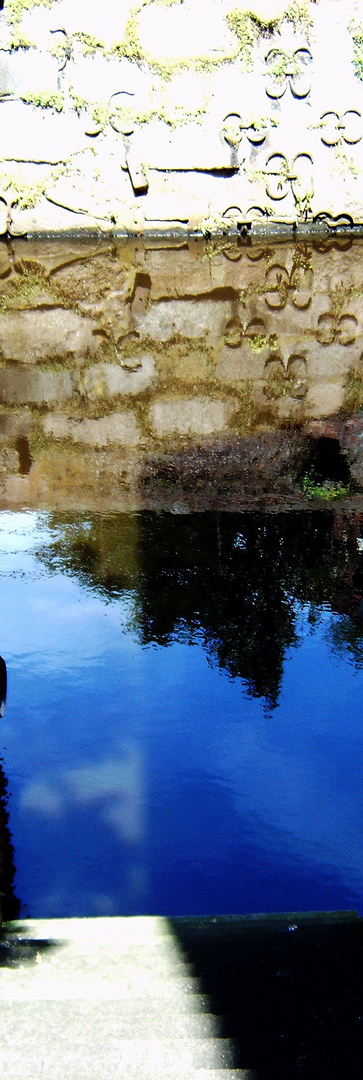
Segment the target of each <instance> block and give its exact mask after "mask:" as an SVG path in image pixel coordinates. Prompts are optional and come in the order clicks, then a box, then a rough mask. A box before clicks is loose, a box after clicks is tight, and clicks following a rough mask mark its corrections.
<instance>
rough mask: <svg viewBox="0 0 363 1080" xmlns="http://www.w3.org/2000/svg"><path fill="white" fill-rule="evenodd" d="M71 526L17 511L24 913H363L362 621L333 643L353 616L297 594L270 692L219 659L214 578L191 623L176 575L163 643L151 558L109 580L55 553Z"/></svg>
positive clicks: (12, 736) (9, 570) (13, 611)
mask: <svg viewBox="0 0 363 1080" xmlns="http://www.w3.org/2000/svg"><path fill="white" fill-rule="evenodd" d="M237 526H238V522H236V533H235V536H236V540H235V543H234V551H235V553H236V558H237V557H239V556H238V550H239V548H241V549H243V547H244V542H243V543H242V542H241V540H240V539H239V537H240V535H241V533H240V532H239V531H238V528H237ZM174 527H175V519H174V522H173V528H174ZM180 528H181V529H184V530H185V529H188V528H189V525H188V521H187V519H186V518H185V517H182V518H180ZM61 534H62V530H61V528H60V527H59V536H61ZM57 535H58V533H57V525H56V524H54V521H52V519H51V518H50V516H49V515H46V514H36V513H30V512H24V513H15V514H14V513H8V512H4V513H2V514H0V590H1V606H2V612H3V618H2V630H1V643H0V651H1V653H2V655H3V656H4V657H5V659H6V662H7V667H8V680H9V682H8V703H7V709H6V713H5V716H4V718H3V720H2V721H1V722H0V723H1V729H0V756H1V757H2V767H3V771H4V773H5V775H6V776H7V778H8V781H9V792H10V796H9V803H8V811H9V828H10V832H11V836H12V842H13V845H14V853H15V854H14V859H15V865H16V877H15V883H14V888H15V891H16V895H17V897H18V898H19V899H20V901H21V904H22V910H23V912H24V913H27V914H28V915H30V916H34V917H52V916H72V915H110V914H111V915H113V914H122V915H123V914H139V913H146V914H147V913H153V914H154V913H157V914H170V915H172V914H199V913H203V914H217V913H232V912H233V913H237V912H241V913H243V912H257V911H279V910H291V911H292V910H309V909H314V910H322V909H338V908H355V909H356V910H358V911H359V912H360V913H362V914H363V841H362V811H363V770H362V757H363V753H362V752H363V725H362V709H361V701H362V682H363V668H362V666H361V664H360V660H359V633H358V646H357V645H355V649H353V652H352V648H351V647H350V646H349V641H350V638H349V632H348V631H349V627H348V631H347V634H346V639H347V640H348V645H347V647H339V645H338V646H337V643H336V642H337V634H336V628H338V630H339V628H340V629H341V627H342V626H343V628H344V625H345V624H346V622H347V620H348V622H349V616H344V618H342V613H341V612H340V613H337V612H335V611H334V610H333V609H332V606H331V604H329V603H328V602H327V601H326V600H325V601H324V603H321V604H316V603H315V604H314V610H313V613H312V603H311V597H310V598H308V599H304V596H303V595H302V596H300V597H298V598H297V596H296V595H290V594H289V593H288V591H285V593H284V597H283V603H284V605H285V606H286V609H288V610H289V617H291V619H292V622H293V628H294V632H293V634H291V633H290V632H289V634H287V640H286V641H285V643H284V644H283V647H282V656H283V661H282V666H281V677H280V680H279V686H278V692H277V694H276V695H275V700H274V701H273V702H271V695H270V697H269V695H268V694H265V695H263V694H261V693H259V692H258V688H257V689H256V685H255V684H253V681H251V678H250V677H249V676H248V677H247V676H246V677H245V678H244V677H243V676H242V675H240V674H234V673H233V670H232V671H231V664H229V665H228V663H227V662H226V664H225V665H224V662H223V661H222V660H221V648H219V654H218V656H217V654H216V652H215V651H214V652H213V649H212V647H211V637H210V634H209V637H208V635H207V634H206V629H205V626H204V625H203V619H202V614H203V613H201V611H200V610H199V605H198V588H199V586H198V587H196V593H197V595H196V604H195V617H194V618H193V619H190V620H189V622H188V620H187V619H186V618H185V617H184V616H183V612H182V611H180V604H181V601H180V597H182V596H183V583H182V582H181V583H180V580H179V586H178V588H179V593H178V597H179V599H178V604H177V606H178V605H179V608H178V610H179V618H178V619H177V620H176V621H175V620H174V622H173V626H172V629H171V630H170V631H169V632H168V633H167V634H164V635H163V634H160V635H159V637H160V638H161V639H162V640H159V641H158V640H156V637H157V635H155V634H153V633H150V640H148V641H147V640H145V637H146V636H147V635H145V631H144V630H141V629H140V618H139V614H138V613H139V610H140V604H142V575H141V576H140V573H139V571H138V567H137V565H136V567H135V568H134V571H133V575H134V576H133V580H131V578H132V574H131V577H130V574H129V578H128V581H127V582H126V584H125V585H124V586H123V587H122V588H121V587H120V588H116V587H112V588H109V589H105V588H101V587H97V582H96V580H95V575H93V579H92V575H90V574H88V575H87V573H83V574H82V573H81V572H79V573H77V572H76V571H75V569H74V567H73V569H72V567H71V568H70V566H69V564H68V565H64V566H62V565H61V563H62V560H58V561H57V559H54V560H53V564H49V562H47V558H46V557H45V553H46V552H47V550H48V549H49V550H51V548H52V544H54V540H55V538H57ZM62 535H63V534H62ZM136 555H137V551H136ZM242 555H243V550H242V552H241V557H242ZM135 558H136V556H135ZM136 562H137V558H136ZM227 565H228V560H227ZM191 569H193V568H190V566H189V571H191ZM167 577H168V574H167V573H165V575H164V579H163V580H164V596H162V597H161V599H160V603H165V589H166V588H167V587H168V586H167V584H165V583H167ZM333 577H334V575H333ZM179 579H180V574H179ZM198 580H199V579H198ZM173 588H174V590H175V581H174V584H173ZM302 591H303V590H302ZM300 592H301V589H300ZM174 598H175V597H174ZM338 638H339V635H338ZM258 647H259V648H260V649H261V652H262V653H263V647H262V648H261V642H260V643H259V646H258ZM266 647H267V646H266ZM256 648H257V645H256ZM357 648H358V658H357ZM261 663H263V656H261Z"/></svg>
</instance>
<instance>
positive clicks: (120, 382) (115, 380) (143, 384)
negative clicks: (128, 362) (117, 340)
mask: <svg viewBox="0 0 363 1080" xmlns="http://www.w3.org/2000/svg"><path fill="white" fill-rule="evenodd" d="M134 362H135V368H136V370H134V369H131V370H130V369H129V370H127V369H125V368H123V367H121V366H119V365H118V364H106V363H104V364H92V365H91V366H90V367H88V368H85V369H84V370H83V371H82V374H81V375H80V386H81V387H82V392H83V393H84V394H85V395H86V396H87V398H90V400H91V401H94V400H97V398H102V397H106V398H110V397H116V396H117V395H118V394H120V395H125V396H126V397H127V396H128V394H140V393H141V392H142V391H143V390H146V388H147V387H148V386H150V385H151V384H152V382H153V379H154V378H155V361H154V359H153V357H152V356H142V357H139V358H137V359H135V361H134Z"/></svg>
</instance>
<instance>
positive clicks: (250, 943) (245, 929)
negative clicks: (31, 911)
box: [0, 913, 363, 1080]
mask: <svg viewBox="0 0 363 1080" xmlns="http://www.w3.org/2000/svg"><path fill="white" fill-rule="evenodd" d="M361 960H362V925H361V921H360V920H359V919H357V918H356V916H354V913H343V914H341V915H329V916H315V917H314V916H301V915H298V916H296V915H288V916H285V915H283V916H267V917H253V916H249V917H245V918H239V917H235V918H205V919H166V918H161V917H158V918H154V917H136V918H98V919H64V920H63V919H59V920H58V919H53V920H49V921H48V920H26V921H25V922H23V923H14V924H12V925H10V924H8V926H7V927H4V928H3V935H2V938H1V940H0V1030H1V1066H2V1075H3V1076H4V1077H6V1080H40V1076H44V1077H45V1078H46V1080H96V1078H97V1080H119V1078H120V1080H121V1078H123V1077H127V1080H172V1078H173V1080H174V1078H175V1080H179V1078H180V1080H181V1078H183V1080H299V1078H302V1080H325V1078H326V1080H328V1077H329V1080H332V1078H335V1077H336V1078H337V1080H338V1077H339V1080H351V1078H352V1080H353V1078H354V1080H355V1078H356V1080H358V1076H359V1080H360V1077H361V1074H362V1068H361V1066H362V1064H363V1056H362V1055H361V1057H360V1058H359V1055H360V1054H361V1049H362V1031H363V1023H362V1012H363V1009H362V988H361V983H362V980H361V966H360V968H359V965H361ZM359 986H360V991H359ZM359 993H360V998H359ZM359 1040H360V1041H359ZM359 1064H360V1067H359Z"/></svg>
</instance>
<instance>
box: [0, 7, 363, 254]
mask: <svg viewBox="0 0 363 1080" xmlns="http://www.w3.org/2000/svg"><path fill="white" fill-rule="evenodd" d="M359 8H360V4H359V3H358V2H357V0H350V2H349V3H345V2H344V3H343V0H320V2H316V3H313V2H309V0H296V2H295V3H291V0H251V3H250V4H246V3H245V4H243V3H238V0H123V3H122V4H117V5H115V3H114V0H104V2H103V3H102V4H98V3H96V2H95V0H90V2H86V0H4V4H3V5H2V11H1V12H0V105H1V120H2V125H1V130H2V141H1V162H0V233H2V234H10V235H12V236H19V235H24V234H27V235H31V234H33V235H34V234H47V233H48V234H49V233H59V232H67V231H70V230H76V231H80V232H86V231H87V230H88V231H89V230H97V231H100V232H103V233H116V234H117V233H120V232H121V233H125V232H126V233H136V234H139V233H145V232H146V233H148V232H155V231H174V232H175V230H182V231H187V232H193V231H195V230H197V231H200V230H201V231H202V232H203V233H204V234H206V235H208V234H209V233H214V232H216V231H223V230H226V229H227V230H228V229H230V228H236V227H237V228H240V229H248V230H249V229H251V228H252V230H256V231H258V230H260V231H261V230H262V231H266V230H268V229H269V228H270V227H271V225H274V226H277V227H278V228H281V227H283V226H288V227H292V226H294V227H296V226H298V227H301V228H304V227H305V228H306V227H311V226H312V225H314V227H317V226H318V225H319V223H320V224H321V225H322V226H323V227H329V226H330V227H331V226H333V227H336V226H337V225H339V224H341V225H344V224H345V225H350V224H352V223H354V224H355V225H362V224H363V182H362V176H363V172H362V167H363V138H362V136H363V81H362V79H363V13H362V14H361V16H360V15H359Z"/></svg>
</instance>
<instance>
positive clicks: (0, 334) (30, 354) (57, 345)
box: [0, 308, 98, 364]
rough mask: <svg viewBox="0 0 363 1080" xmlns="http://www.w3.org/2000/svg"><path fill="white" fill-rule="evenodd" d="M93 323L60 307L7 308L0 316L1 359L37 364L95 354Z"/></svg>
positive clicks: (95, 341)
mask: <svg viewBox="0 0 363 1080" xmlns="http://www.w3.org/2000/svg"><path fill="white" fill-rule="evenodd" d="M94 327H95V323H93V322H92V320H91V319H87V318H82V316H80V315H76V314H75V312H73V311H67V310H65V309H63V308H49V309H48V310H45V311H44V310H36V309H34V310H26V311H21V312H15V311H14V312H10V311H6V312H4V314H3V315H2V317H1V320H0V353H1V356H2V358H3V359H4V360H18V361H19V362H22V363H25V364H36V363H39V362H41V361H42V360H49V359H62V360H64V359H65V358H66V357H67V356H71V357H74V358H75V359H76V358H77V359H80V358H85V357H86V356H87V355H92V354H93V355H94V354H95V353H96V351H97V348H98V341H97V338H95V337H94V336H93V329H94Z"/></svg>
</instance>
